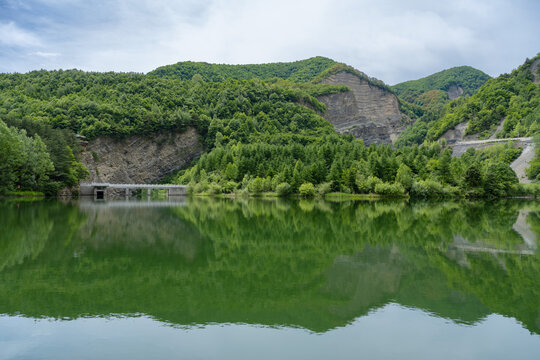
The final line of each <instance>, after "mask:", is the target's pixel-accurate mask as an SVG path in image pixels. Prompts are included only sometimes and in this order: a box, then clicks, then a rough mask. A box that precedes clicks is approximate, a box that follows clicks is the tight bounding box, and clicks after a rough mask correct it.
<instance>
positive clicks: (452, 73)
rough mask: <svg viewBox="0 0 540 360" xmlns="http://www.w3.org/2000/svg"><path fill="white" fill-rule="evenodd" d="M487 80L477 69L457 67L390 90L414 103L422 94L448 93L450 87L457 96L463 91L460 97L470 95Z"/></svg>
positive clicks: (400, 84)
mask: <svg viewBox="0 0 540 360" xmlns="http://www.w3.org/2000/svg"><path fill="white" fill-rule="evenodd" d="M489 79H490V76H489V75H487V74H485V73H484V72H482V71H480V70H478V69H475V68H473V67H470V66H459V67H453V68H451V69H447V70H443V71H440V72H438V73H435V74H432V75H429V76H426V77H424V78H421V79H418V80H410V81H405V82H402V83H399V84H396V85H394V86H392V87H391V88H392V90H394V91H395V93H396V94H397V95H398V96H399V97H401V98H402V99H404V100H406V101H409V102H415V101H416V100H417V99H418V97H419V96H420V95H422V94H423V93H426V92H428V91H431V90H441V91H444V92H447V93H448V92H449V91H450V90H451V89H452V87H455V89H456V90H457V91H458V94H459V93H461V91H463V92H462V93H461V94H460V95H472V94H474V93H475V92H476V91H477V90H478V89H479V88H480V87H481V86H482V85H483V84H484V83H485V82H486V81H488V80H489ZM459 89H461V90H459ZM452 90H453V89H452ZM450 97H453V96H450Z"/></svg>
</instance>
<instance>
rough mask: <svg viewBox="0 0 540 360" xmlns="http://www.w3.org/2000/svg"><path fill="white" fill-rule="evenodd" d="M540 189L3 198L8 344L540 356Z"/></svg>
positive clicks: (1, 342)
mask: <svg viewBox="0 0 540 360" xmlns="http://www.w3.org/2000/svg"><path fill="white" fill-rule="evenodd" d="M539 235H540V203H538V202H531V201H517V200H515V201H500V202H465V201H462V202H433V203H425V202H414V203H407V202H375V203H368V202H340V203H332V202H325V201H317V200H315V201H284V200H217V199H187V200H182V201H171V202H167V201H161V202H160V201H152V202H144V201H143V202H136V201H130V202H114V201H110V202H100V203H95V202H91V201H86V202H85V201H80V202H77V201H73V202H65V203H63V202H59V201H41V202H21V201H17V200H4V201H2V202H0V359H359V358H365V359H434V358H436V359H535V360H537V359H540V335H539V334H540V250H539V249H538V243H537V241H538V240H537V239H538V238H540V236H539Z"/></svg>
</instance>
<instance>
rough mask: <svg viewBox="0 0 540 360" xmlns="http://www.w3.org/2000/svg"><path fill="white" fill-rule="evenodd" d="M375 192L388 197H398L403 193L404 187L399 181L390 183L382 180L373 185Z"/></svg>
mask: <svg viewBox="0 0 540 360" xmlns="http://www.w3.org/2000/svg"><path fill="white" fill-rule="evenodd" d="M375 193H376V194H379V195H386V196H390V197H399V196H403V194H404V193H405V189H404V188H403V186H402V185H401V184H399V183H394V184H390V183H387V182H383V183H379V184H377V185H375Z"/></svg>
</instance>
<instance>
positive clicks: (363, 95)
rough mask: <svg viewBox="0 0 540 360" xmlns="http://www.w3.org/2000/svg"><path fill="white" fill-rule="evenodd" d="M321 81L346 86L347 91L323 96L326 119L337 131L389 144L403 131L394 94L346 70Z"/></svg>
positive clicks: (368, 141)
mask: <svg viewBox="0 0 540 360" xmlns="http://www.w3.org/2000/svg"><path fill="white" fill-rule="evenodd" d="M322 83H323V84H334V85H345V86H347V87H348V88H349V89H350V91H347V92H343V93H337V94H330V95H323V96H320V97H319V98H318V99H319V101H321V102H323V103H324V104H325V105H326V113H325V114H324V117H325V119H327V120H328V121H329V122H330V123H332V124H333V125H334V128H335V129H336V131H338V132H339V133H343V134H352V135H353V136H354V137H356V138H358V139H362V140H364V143H365V144H367V145H369V144H371V143H379V144H380V143H391V142H393V141H394V140H395V139H396V138H397V137H398V135H399V134H400V133H401V131H403V129H404V124H403V121H402V118H403V115H402V114H401V112H400V110H399V102H398V99H397V97H396V96H395V95H394V94H392V93H391V92H389V91H387V90H385V89H382V88H380V87H378V86H375V85H372V84H370V83H369V82H368V81H366V80H365V79H362V78H360V77H358V76H356V75H354V74H351V73H349V72H345V71H343V72H339V73H337V74H334V75H331V76H329V77H328V78H326V79H325V80H323V81H322Z"/></svg>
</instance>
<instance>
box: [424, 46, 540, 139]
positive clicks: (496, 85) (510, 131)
mask: <svg viewBox="0 0 540 360" xmlns="http://www.w3.org/2000/svg"><path fill="white" fill-rule="evenodd" d="M539 63H540V54H538V55H537V56H536V57H534V58H533V59H527V61H525V63H524V64H523V65H521V66H520V67H518V68H517V69H515V70H514V71H512V72H511V73H510V74H503V75H500V76H499V77H497V78H495V79H491V80H489V81H487V82H486V83H485V84H484V85H483V86H482V87H481V88H480V89H479V90H478V92H477V93H476V94H474V95H472V96H471V97H469V98H466V99H460V100H456V101H455V102H453V103H451V104H449V106H448V107H447V109H446V113H445V115H444V116H443V117H442V118H440V119H438V120H437V121H436V122H434V123H433V125H432V126H431V127H430V129H429V131H428V133H427V139H428V140H436V139H438V138H440V137H441V136H443V135H444V133H445V132H446V131H448V130H450V129H453V128H454V127H455V126H456V125H458V124H464V125H466V130H465V135H471V134H477V135H478V136H479V137H480V138H486V137H489V136H491V135H495V136H497V137H499V138H509V137H523V136H533V135H535V134H537V133H538V131H539V130H540V86H539V83H540V79H539V77H538V75H537V74H538V65H539Z"/></svg>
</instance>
